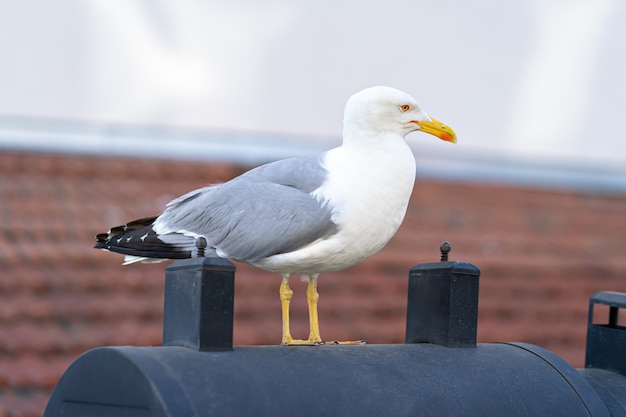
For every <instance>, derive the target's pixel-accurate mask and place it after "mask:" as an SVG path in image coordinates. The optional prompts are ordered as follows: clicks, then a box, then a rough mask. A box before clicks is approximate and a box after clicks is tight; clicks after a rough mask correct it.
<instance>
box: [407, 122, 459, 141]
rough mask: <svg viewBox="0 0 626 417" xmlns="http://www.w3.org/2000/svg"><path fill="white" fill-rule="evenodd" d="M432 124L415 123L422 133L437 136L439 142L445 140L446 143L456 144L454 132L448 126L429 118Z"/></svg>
mask: <svg viewBox="0 0 626 417" xmlns="http://www.w3.org/2000/svg"><path fill="white" fill-rule="evenodd" d="M430 120H432V122H427V121H423V122H415V123H417V125H418V126H419V127H420V130H421V131H422V132H426V133H430V134H431V135H435V136H437V137H438V138H439V139H441V140H445V141H446V142H452V143H456V133H454V130H452V128H450V126H448V125H446V124H445V123H441V122H440V121H439V120H437V119H435V118H434V117H432V116H431V117H430Z"/></svg>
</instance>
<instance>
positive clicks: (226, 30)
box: [0, 0, 626, 166]
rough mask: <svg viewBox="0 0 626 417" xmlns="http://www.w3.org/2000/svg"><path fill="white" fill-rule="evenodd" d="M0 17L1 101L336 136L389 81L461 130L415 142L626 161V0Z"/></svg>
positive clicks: (23, 111)
mask: <svg viewBox="0 0 626 417" xmlns="http://www.w3.org/2000/svg"><path fill="white" fill-rule="evenodd" d="M0 28H1V29H0V53H1V55H2V65H0V115H9V116H35V117H43V118H63V119H72V120H73V119H76V120H89V121H97V122H103V123H132V124H144V123H145V124H149V125H154V124H156V125H164V126H170V127H184V128H194V129H208V130H216V131H241V132H255V133H260V134H266V135H271V134H277V135H278V136H280V137H291V136H293V137H295V138H317V139H316V140H318V141H320V142H321V143H326V142H328V143H329V145H334V144H336V142H337V140H338V138H339V135H340V132H341V120H342V112H343V106H344V104H345V101H346V100H347V98H348V97H349V96H350V95H351V94H353V93H355V92H356V91H358V90H360V89H362V88H365V87H369V86H372V85H389V86H392V87H395V88H399V89H402V90H405V91H407V92H408V93H410V94H412V95H413V96H414V97H415V98H416V99H417V100H418V102H419V103H420V104H421V106H422V107H423V108H424V109H425V110H426V111H427V112H428V113H430V114H432V115H433V116H435V117H437V118H438V119H440V120H442V121H443V122H446V123H447V124H449V125H450V126H452V127H453V128H454V129H455V130H456V131H457V134H458V138H459V144H458V145H457V146H456V147H454V146H451V145H449V144H446V143H443V142H439V141H436V140H433V138H431V137H430V136H427V135H423V134H413V135H412V136H411V138H412V139H410V142H412V144H413V146H414V149H416V151H417V152H418V153H419V152H420V151H422V152H426V153H428V152H429V151H430V152H435V153H441V152H444V153H446V154H449V155H451V156H453V157H456V158H462V157H463V155H464V154H465V153H471V154H472V155H495V157H497V156H498V155H507V156H511V155H514V156H518V157H523V158H530V159H533V158H536V159H538V160H545V161H577V163H578V162H580V161H583V162H589V163H590V164H596V165H598V164H599V165H606V164H613V165H616V166H620V165H624V166H626V140H624V131H626V112H625V111H626V99H625V96H626V29H625V28H626V2H624V1H623V0H593V1H591V0H510V1H507V2H502V1H496V0H475V1H471V2H468V1H461V0H447V1H446V0H443V1H437V2H433V1H421V0H418V1H416V0H411V1H409V0H392V1H386V2H373V1H368V0H361V1H358V2H357V1H347V2H338V1H329V0H319V1H316V2H294V1H287V0H274V1H264V2H259V1H252V0H229V1H200V0H150V1H137V0H74V1H72V0H68V1H54V2H48V1H36V0H21V1H3V2H0ZM4 140H5V141H6V140H10V138H9V139H7V138H6V137H5V138H4ZM42 140H49V139H45V138H44V139H42ZM54 140H57V141H58V140H62V139H59V138H56V139H54Z"/></svg>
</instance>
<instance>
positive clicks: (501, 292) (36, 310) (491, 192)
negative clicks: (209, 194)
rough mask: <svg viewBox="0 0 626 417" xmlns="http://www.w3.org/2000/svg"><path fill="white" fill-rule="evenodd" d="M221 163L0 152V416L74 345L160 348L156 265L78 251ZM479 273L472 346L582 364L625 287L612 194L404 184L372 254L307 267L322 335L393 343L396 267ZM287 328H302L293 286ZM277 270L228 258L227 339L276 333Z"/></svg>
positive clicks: (620, 202)
mask: <svg viewBox="0 0 626 417" xmlns="http://www.w3.org/2000/svg"><path fill="white" fill-rule="evenodd" d="M242 171H243V168H242V167H237V166H234V165H230V164H202V163H197V162H192V163H189V162H181V161H163V160H141V159H119V158H118V159H114V158H109V157H88V156H63V155H47V154H34V153H2V154H0V417H5V416H36V415H41V413H42V410H43V408H44V407H45V404H46V402H47V399H48V397H49V395H50V392H51V390H52V389H53V387H54V385H55V384H56V382H57V380H58V378H59V377H60V375H61V374H62V373H63V371H64V370H65V369H66V367H67V366H68V365H69V364H70V363H71V362H72V361H73V360H74V359H75V358H76V357H77V356H78V355H79V354H81V353H82V352H84V351H86V350H88V349H91V348H93V347H97V346H103V345H159V344H160V343H161V331H162V308H163V276H164V267H165V264H159V265H132V266H126V267H122V266H121V265H120V263H121V260H122V258H121V256H117V255H115V254H110V253H105V252H102V251H97V250H94V249H92V246H93V243H94V242H93V236H94V235H95V234H96V233H97V232H102V231H104V230H107V229H108V228H109V227H110V226H113V225H116V224H119V223H123V222H125V221H127V220H132V219H135V218H139V217H144V216H146V215H150V214H156V213H158V212H160V211H161V210H162V209H163V206H164V204H165V203H166V202H167V201H169V200H170V199H171V198H173V197H175V196H177V195H180V194H182V193H184V192H186V191H189V190H191V189H193V188H197V187H200V186H203V185H206V184H207V183H211V182H216V181H225V180H228V179H229V178H231V177H233V176H235V175H237V174H238V173H240V172H242ZM443 240H449V241H451V242H452V247H453V250H452V253H451V255H450V257H451V259H452V260H461V261H467V262H471V263H473V264H475V265H476V266H478V267H479V268H480V269H481V279H480V281H481V284H480V301H479V322H478V339H479V342H488V341H522V342H529V343H534V344H537V345H540V346H543V347H545V348H547V349H550V350H552V351H554V352H555V353H557V354H559V355H561V356H562V357H564V358H565V359H566V360H568V361H570V363H572V364H573V365H574V366H577V367H580V366H583V361H584V345H585V335H586V320H587V307H588V300H589V297H590V296H591V295H592V294H593V293H595V292H597V291H600V290H615V291H625V292H626V257H624V255H623V254H624V253H626V196H623V195H604V194H593V193H577V192H566V191H549V190H543V189H530V188H519V187H507V186H489V185H481V184H470V183H467V184H462V183H449V182H437V181H426V180H418V181H417V183H416V187H415V192H414V195H413V197H412V201H411V204H410V207H409V210H408V213H407V217H406V220H405V222H404V224H403V226H402V227H401V229H400V231H399V233H398V234H397V235H396V237H394V239H393V240H392V241H391V242H390V243H389V245H388V246H387V247H386V248H384V249H383V250H382V251H381V252H380V253H378V254H377V255H374V256H373V257H371V258H370V259H368V260H366V261H364V262H363V263H361V264H359V265H356V266H354V267H352V268H350V269H348V270H346V271H342V272H336V273H329V274H324V275H322V276H321V278H320V284H319V291H320V294H321V298H320V322H321V330H322V336H324V337H325V338H327V339H361V338H363V339H367V340H368V341H369V342H370V343H402V342H403V341H404V326H405V314H406V312H405V308H406V290H407V280H408V278H407V275H408V270H409V268H410V267H411V266H413V265H415V264H417V263H420V262H431V261H436V260H438V258H439V254H438V247H439V244H440V243H441V241H443ZM292 281H293V283H292V287H293V289H294V291H295V296H294V298H293V307H292V327H293V333H294V336H295V337H304V336H306V334H307V332H308V321H307V311H306V302H305V299H304V285H303V283H301V282H299V281H298V280H297V279H294V280H292ZM278 284H279V277H278V276H277V275H276V274H271V273H267V272H264V271H260V270H256V269H253V268H250V267H248V266H245V265H241V264H237V275H236V298H235V329H234V341H235V344H276V343H278V342H279V340H280V307H279V301H278Z"/></svg>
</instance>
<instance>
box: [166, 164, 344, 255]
mask: <svg viewBox="0 0 626 417" xmlns="http://www.w3.org/2000/svg"><path fill="white" fill-rule="evenodd" d="M286 161H288V162H286ZM286 161H279V162H277V163H272V164H268V165H264V166H262V167H259V168H257V169H255V170H252V171H249V172H248V173H246V174H243V175H242V176H240V177H238V178H235V179H234V180H231V181H229V182H227V183H225V184H220V185H215V186H209V187H205V188H202V189H199V190H196V191H192V192H191V193H188V194H186V195H185V196H182V197H180V198H178V199H176V200H174V201H173V202H172V203H170V205H169V207H168V209H167V210H166V211H165V212H164V213H163V214H162V215H161V216H159V218H158V219H157V222H156V223H155V230H156V231H157V232H158V233H159V234H161V233H164V232H165V233H191V234H197V235H201V236H204V237H205V238H206V239H207V243H208V245H209V246H211V247H214V248H216V249H217V251H218V253H219V254H220V255H221V256H224V257H227V258H231V259H236V260H241V261H247V262H254V261H257V260H259V259H262V258H265V257H267V256H271V255H275V254H278V253H285V252H290V251H292V250H295V249H298V248H300V247H303V246H306V245H307V244H309V243H311V242H313V241H315V240H317V239H319V238H321V237H325V236H329V235H332V234H334V233H335V232H336V225H335V224H334V223H333V222H332V221H331V215H332V212H331V207H329V205H328V204H327V202H324V201H318V200H317V199H316V198H315V197H314V196H312V195H311V194H310V192H309V191H310V190H312V189H315V188H317V187H318V186H319V184H321V182H322V181H323V180H322V179H319V178H318V179H317V180H318V181H317V184H318V185H315V184H314V181H311V177H310V176H305V178H306V181H304V182H302V181H299V180H298V179H297V177H298V176H300V175H299V174H294V175H293V176H289V175H288V171H289V170H292V172H293V169H294V165H293V164H294V163H296V164H297V166H298V167H301V166H302V160H293V161H291V160H286ZM318 166H319V165H318ZM309 168H310V169H313V167H309ZM255 171H256V172H255ZM300 172H301V171H300ZM315 172H317V171H315ZM285 182H287V183H288V184H284V183H285Z"/></svg>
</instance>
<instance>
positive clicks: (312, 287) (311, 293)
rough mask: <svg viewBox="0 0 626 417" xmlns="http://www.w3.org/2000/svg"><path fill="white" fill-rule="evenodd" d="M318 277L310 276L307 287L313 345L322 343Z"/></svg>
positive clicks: (310, 335)
mask: <svg viewBox="0 0 626 417" xmlns="http://www.w3.org/2000/svg"><path fill="white" fill-rule="evenodd" d="M317 276H318V274H315V275H310V276H309V283H308V285H307V287H306V301H307V304H308V305H309V342H312V343H322V337H321V336H320V323H319V320H318V318H317V302H318V300H319V299H320V295H319V294H318V293H317Z"/></svg>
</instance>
